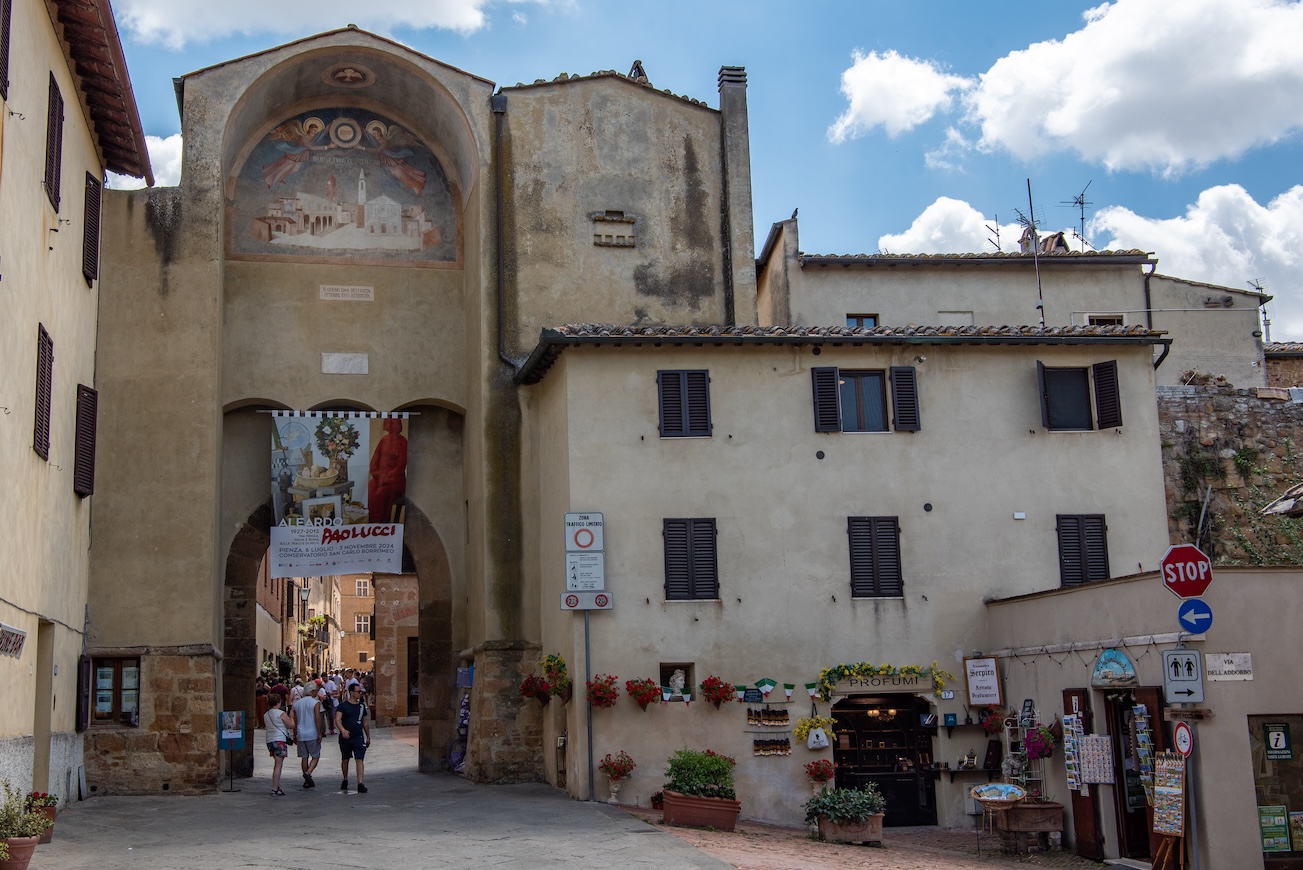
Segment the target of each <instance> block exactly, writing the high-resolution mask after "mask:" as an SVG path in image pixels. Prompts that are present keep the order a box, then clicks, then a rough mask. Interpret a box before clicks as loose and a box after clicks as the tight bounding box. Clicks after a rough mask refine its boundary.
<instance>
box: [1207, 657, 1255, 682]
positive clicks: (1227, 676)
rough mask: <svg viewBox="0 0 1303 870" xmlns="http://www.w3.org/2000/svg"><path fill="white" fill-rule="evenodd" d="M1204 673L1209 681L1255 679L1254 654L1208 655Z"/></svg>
mask: <svg viewBox="0 0 1303 870" xmlns="http://www.w3.org/2000/svg"><path fill="white" fill-rule="evenodd" d="M1204 672H1205V673H1206V674H1207V675H1208V679H1209V681H1214V680H1216V681H1220V680H1251V679H1253V654H1252V653H1246V652H1243V653H1241V652H1225V653H1213V652H1210V653H1208V661H1207V667H1206V668H1205V669H1204Z"/></svg>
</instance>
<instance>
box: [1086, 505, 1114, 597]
mask: <svg viewBox="0 0 1303 870" xmlns="http://www.w3.org/2000/svg"><path fill="white" fill-rule="evenodd" d="M1081 527H1082V549H1083V551H1084V552H1085V556H1086V581H1087V582H1093V581H1095V580H1107V579H1108V577H1109V572H1108V526H1106V525H1104V516H1103V514H1093V515H1089V516H1084V517H1082V518H1081Z"/></svg>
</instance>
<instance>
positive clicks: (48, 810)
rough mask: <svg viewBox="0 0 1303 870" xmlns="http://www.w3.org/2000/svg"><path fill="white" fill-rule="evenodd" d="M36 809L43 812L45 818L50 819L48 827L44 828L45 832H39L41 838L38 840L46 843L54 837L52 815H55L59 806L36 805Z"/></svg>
mask: <svg viewBox="0 0 1303 870" xmlns="http://www.w3.org/2000/svg"><path fill="white" fill-rule="evenodd" d="M37 809H38V810H40V811H41V812H43V813H45V817H46V818H47V819H49V820H50V827H48V828H46V829H45V833H44V834H41V840H40V842H42V843H48V842H50V841H51V840H53V839H54V817H55V814H57V813H58V812H59V808H58V807H37Z"/></svg>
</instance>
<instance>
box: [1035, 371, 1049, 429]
mask: <svg viewBox="0 0 1303 870" xmlns="http://www.w3.org/2000/svg"><path fill="white" fill-rule="evenodd" d="M1036 388H1037V393H1036V394H1037V395H1038V396H1040V400H1041V425H1042V426H1044V427H1045V428H1046V429H1049V428H1050V394H1049V392H1047V391H1046V389H1045V363H1043V362H1041V361H1040V360H1037V361H1036Z"/></svg>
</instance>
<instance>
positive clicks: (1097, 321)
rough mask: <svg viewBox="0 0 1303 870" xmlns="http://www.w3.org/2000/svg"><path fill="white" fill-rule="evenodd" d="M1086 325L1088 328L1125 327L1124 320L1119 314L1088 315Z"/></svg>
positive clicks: (1125, 322)
mask: <svg viewBox="0 0 1303 870" xmlns="http://www.w3.org/2000/svg"><path fill="white" fill-rule="evenodd" d="M1086 323H1087V325H1089V326H1126V325H1127V321H1126V318H1125V317H1123V316H1122V315H1121V314H1088V315H1086Z"/></svg>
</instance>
